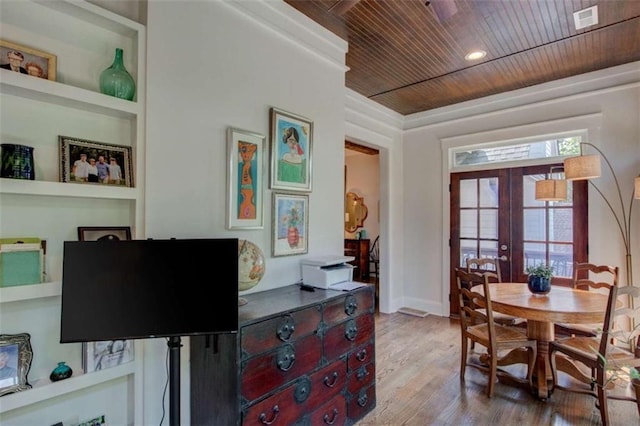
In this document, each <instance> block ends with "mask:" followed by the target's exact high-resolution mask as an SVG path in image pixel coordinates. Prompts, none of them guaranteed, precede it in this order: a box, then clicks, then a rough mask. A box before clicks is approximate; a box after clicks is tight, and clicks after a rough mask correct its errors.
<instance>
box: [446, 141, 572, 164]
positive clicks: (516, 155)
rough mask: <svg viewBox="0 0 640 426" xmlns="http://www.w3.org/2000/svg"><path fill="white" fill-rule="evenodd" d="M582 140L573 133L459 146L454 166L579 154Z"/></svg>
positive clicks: (455, 153) (455, 154)
mask: <svg viewBox="0 0 640 426" xmlns="http://www.w3.org/2000/svg"><path fill="white" fill-rule="evenodd" d="M582 140H583V136H582V135H573V136H569V137H561V138H555V139H551V140H544V141H529V142H524V141H523V142H518V143H513V142H511V143H510V144H509V145H496V144H492V146H487V147H482V148H477V149H471V150H470V149H469V148H468V147H466V148H459V149H455V150H454V151H453V153H454V154H453V158H454V164H453V167H459V166H467V165H472V164H478V165H480V164H492V163H503V162H508V161H518V160H530V159H535V158H553V157H563V156H567V155H577V154H579V153H580V142H582Z"/></svg>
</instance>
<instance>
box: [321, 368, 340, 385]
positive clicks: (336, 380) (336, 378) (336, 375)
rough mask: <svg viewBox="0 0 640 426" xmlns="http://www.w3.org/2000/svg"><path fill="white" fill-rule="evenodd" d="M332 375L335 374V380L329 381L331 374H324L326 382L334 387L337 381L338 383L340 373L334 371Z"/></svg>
mask: <svg viewBox="0 0 640 426" xmlns="http://www.w3.org/2000/svg"><path fill="white" fill-rule="evenodd" d="M332 376H333V382H331V383H329V376H324V384H325V385H326V386H327V387H330V388H332V387H334V386H335V385H336V383H338V373H337V372H336V371H334V372H333V374H332Z"/></svg>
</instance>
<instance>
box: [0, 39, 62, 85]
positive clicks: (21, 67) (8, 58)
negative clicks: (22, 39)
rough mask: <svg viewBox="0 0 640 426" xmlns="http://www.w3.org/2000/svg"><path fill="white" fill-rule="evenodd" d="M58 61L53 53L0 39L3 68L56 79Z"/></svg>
mask: <svg viewBox="0 0 640 426" xmlns="http://www.w3.org/2000/svg"><path fill="white" fill-rule="evenodd" d="M56 62H57V58H56V56H55V55H52V54H51V53H47V52H43V51H41V50H37V49H33V48H31V47H27V46H22V45H20V44H17V43H13V42H10V41H7V40H2V39H0V68H1V69H5V70H8V71H14V72H19V73H20V74H26V75H30V76H33V77H38V78H44V79H45V80H53V81H55V80H56Z"/></svg>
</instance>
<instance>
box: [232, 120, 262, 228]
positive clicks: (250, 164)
mask: <svg viewBox="0 0 640 426" xmlns="http://www.w3.org/2000/svg"><path fill="white" fill-rule="evenodd" d="M265 139H266V138H265V137H264V136H263V135H261V134H258V133H254V132H249V131H246V130H241V129H236V128H233V127H230V128H229V129H228V130H227V153H228V156H229V160H228V163H227V169H228V175H227V180H228V194H227V228H228V229H261V228H264V222H263V220H264V208H263V206H264V202H263V195H264V164H265V152H266V149H265Z"/></svg>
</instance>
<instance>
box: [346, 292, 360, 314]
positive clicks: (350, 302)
mask: <svg viewBox="0 0 640 426" xmlns="http://www.w3.org/2000/svg"><path fill="white" fill-rule="evenodd" d="M357 310H358V302H357V301H356V297H355V296H354V295H351V294H350V295H349V296H347V298H346V299H345V301H344V312H345V313H346V314H347V315H349V316H352V315H353V314H355V312H356V311H357Z"/></svg>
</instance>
